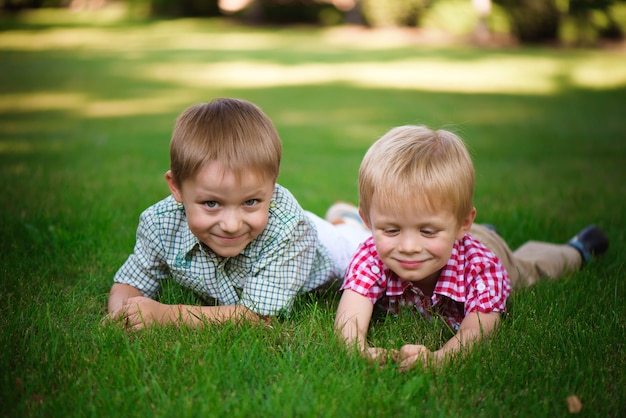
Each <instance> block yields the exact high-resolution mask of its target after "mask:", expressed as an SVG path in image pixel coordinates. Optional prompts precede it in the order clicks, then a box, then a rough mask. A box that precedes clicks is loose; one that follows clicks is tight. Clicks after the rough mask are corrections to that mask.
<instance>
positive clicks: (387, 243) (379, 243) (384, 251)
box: [374, 234, 394, 257]
mask: <svg viewBox="0 0 626 418" xmlns="http://www.w3.org/2000/svg"><path fill="white" fill-rule="evenodd" d="M374 245H376V251H378V255H379V256H380V257H385V256H387V255H388V254H389V252H391V250H392V249H393V247H394V244H393V239H392V238H389V237H386V236H384V235H378V234H375V235H374Z"/></svg>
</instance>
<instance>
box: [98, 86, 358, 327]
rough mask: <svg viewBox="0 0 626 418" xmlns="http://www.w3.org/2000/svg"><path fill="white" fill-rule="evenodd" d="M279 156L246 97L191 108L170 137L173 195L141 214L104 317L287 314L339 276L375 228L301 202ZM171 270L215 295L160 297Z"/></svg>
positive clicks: (193, 321)
mask: <svg viewBox="0 0 626 418" xmlns="http://www.w3.org/2000/svg"><path fill="white" fill-rule="evenodd" d="M281 155H282V145H281V141H280V138H279V136H278V132H277V131H276V129H275V127H274V125H273V124H272V122H271V121H270V119H269V118H268V117H267V116H266V115H265V114H264V113H263V112H262V111H261V109H259V108H258V107H257V106H256V105H254V104H252V103H250V102H247V101H245V100H238V99H230V98H222V99H216V100H213V101H212V102H210V103H203V104H198V105H194V106H191V107H189V108H188V109H186V110H185V111H184V112H183V113H182V114H181V115H180V116H179V117H178V119H177V121H176V125H175V127H174V132H173V134H172V140H171V144H170V170H168V171H167V173H166V174H165V179H166V181H167V184H168V187H169V189H170V191H171V195H170V196H168V197H167V198H165V199H163V200H162V201H160V202H158V203H156V204H154V205H153V206H151V207H149V208H148V209H146V210H145V211H144V212H143V213H142V214H141V218H140V222H139V226H138V228H137V240H136V244H135V249H134V253H133V254H131V255H130V256H129V257H128V259H127V261H126V262H125V263H124V264H123V265H122V267H121V268H120V269H119V270H118V271H117V273H116V275H115V277H114V284H113V286H112V288H111V291H110V294H109V301H108V312H109V315H108V317H109V318H110V319H113V320H116V319H117V320H120V321H121V322H122V323H123V324H124V325H125V326H126V328H127V329H130V330H139V329H142V328H144V327H148V326H152V325H154V324H168V323H174V324H186V325H189V326H199V325H202V324H204V323H205V322H221V321H226V320H231V319H237V320H238V319H242V318H245V319H247V320H256V319H258V318H259V317H264V316H272V315H279V314H283V313H287V312H289V310H290V308H291V305H292V304H293V301H294V298H295V297H296V295H298V294H300V293H302V292H307V291H310V290H314V289H316V288H318V287H320V286H322V285H325V284H327V283H329V282H332V281H333V280H335V279H337V278H340V277H343V275H344V273H345V270H346V267H347V263H348V262H349V260H350V255H351V254H352V253H353V251H354V249H355V248H356V246H357V245H358V243H359V242H360V241H362V240H363V239H364V237H365V236H366V235H367V234H366V233H365V232H364V231H358V229H356V228H352V231H351V228H346V227H342V226H338V227H335V226H333V225H331V224H330V223H328V222H326V221H324V220H322V219H321V218H318V217H317V216H315V215H314V214H312V213H310V212H306V211H304V210H303V209H302V208H301V207H300V205H299V204H298V202H297V201H296V199H295V198H294V196H293V195H292V194H291V193H290V192H289V191H288V190H287V189H285V188H284V187H282V186H280V185H278V184H276V179H277V178H278V174H279V168H280V161H281ZM168 278H171V279H173V280H174V281H176V282H178V283H179V284H181V285H182V286H183V287H185V288H188V289H191V290H193V291H194V292H196V293H197V294H198V295H200V296H201V297H202V298H203V299H214V300H215V301H217V302H218V305H216V306H183V305H166V304H163V303H160V302H158V301H157V300H155V298H156V297H157V295H158V291H159V289H160V287H161V281H162V280H164V279H168Z"/></svg>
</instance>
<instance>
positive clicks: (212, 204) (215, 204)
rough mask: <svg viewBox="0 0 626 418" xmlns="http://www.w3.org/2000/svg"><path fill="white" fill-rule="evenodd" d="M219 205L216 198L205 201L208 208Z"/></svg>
mask: <svg viewBox="0 0 626 418" xmlns="http://www.w3.org/2000/svg"><path fill="white" fill-rule="evenodd" d="M218 205H219V203H217V202H216V201H215V200H209V201H207V202H204V206H206V207H207V208H211V209H213V208H216V207H217V206H218Z"/></svg>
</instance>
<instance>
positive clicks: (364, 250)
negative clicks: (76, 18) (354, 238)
mask: <svg viewBox="0 0 626 418" xmlns="http://www.w3.org/2000/svg"><path fill="white" fill-rule="evenodd" d="M372 246H373V240H372V239H371V238H369V239H368V240H367V241H365V242H364V243H362V244H361V245H359V247H358V249H357V250H356V252H355V253H354V256H353V257H352V260H351V261H350V264H349V265H348V271H347V272H346V278H345V280H344V283H343V286H342V287H341V290H346V289H349V290H352V291H353V292H356V293H358V294H359V295H361V296H365V297H366V298H368V299H369V300H370V301H371V302H372V304H375V303H376V301H377V300H378V299H380V297H382V296H383V294H384V292H385V288H386V285H385V278H384V265H383V263H382V261H381V260H380V259H379V258H378V257H377V256H376V254H375V253H374V252H372Z"/></svg>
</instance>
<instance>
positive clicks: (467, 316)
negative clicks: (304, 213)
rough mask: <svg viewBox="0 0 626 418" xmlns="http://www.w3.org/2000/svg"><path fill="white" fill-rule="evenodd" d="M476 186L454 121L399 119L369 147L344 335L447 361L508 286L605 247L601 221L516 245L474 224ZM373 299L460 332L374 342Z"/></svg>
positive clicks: (375, 353) (409, 362)
mask: <svg viewBox="0 0 626 418" xmlns="http://www.w3.org/2000/svg"><path fill="white" fill-rule="evenodd" d="M473 195H474V166H473V164H472V160H471V157H470V155H469V153H468V151H467V148H466V147H465V145H464V143H463V141H462V140H461V139H460V138H459V137H458V136H456V135H455V134H453V133H451V132H449V131H445V130H438V131H433V130H431V129H429V128H427V127H425V126H401V127H396V128H394V129H392V130H390V131H389V132H388V133H387V134H385V135H384V136H383V137H382V138H380V139H379V140H378V141H377V142H375V143H374V144H373V145H372V146H371V147H370V149H369V150H368V151H367V153H366V154H365V157H364V158H363V161H362V164H361V167H360V171H359V208H358V211H359V214H360V216H361V218H362V220H363V222H364V223H365V225H366V226H367V227H368V228H369V229H370V230H371V232H372V236H371V237H370V238H368V239H367V240H366V241H365V242H363V243H362V244H361V245H360V246H359V248H358V249H357V251H356V253H355V254H354V256H353V258H352V261H351V263H350V265H349V267H348V271H347V273H346V277H345V281H344V284H343V286H342V290H343V294H342V296H341V300H340V302H339V307H338V310H337V315H336V320H335V327H336V330H337V333H338V334H339V335H340V336H341V337H342V338H343V339H344V340H345V342H346V343H347V344H348V345H350V346H354V345H356V347H357V348H358V349H359V351H360V352H361V353H362V354H363V355H364V356H366V357H368V358H370V359H374V360H377V361H384V360H385V359H386V358H387V356H388V354H391V357H392V358H393V359H394V360H395V361H398V362H399V363H400V366H401V368H402V369H408V368H411V367H413V366H415V364H417V363H423V364H427V363H428V362H431V361H432V362H434V363H436V364H437V363H441V361H442V360H443V359H445V358H446V357H447V356H449V355H450V354H452V353H457V352H459V351H460V350H461V349H462V348H467V347H470V346H471V345H472V344H474V343H475V342H476V341H479V340H480V339H481V338H484V337H486V336H488V335H489V334H491V333H492V332H493V331H494V330H495V329H496V327H497V325H498V323H499V321H500V317H501V315H502V313H503V312H504V311H505V309H506V300H507V297H508V296H509V293H510V292H511V288H512V287H513V288H516V287H521V286H527V285H531V284H533V283H535V282H536V281H537V280H539V279H540V278H542V277H549V278H553V279H557V278H559V277H560V276H562V275H563V274H564V273H565V272H567V271H571V270H574V269H578V268H580V267H582V265H583V264H584V263H585V262H586V261H588V260H589V258H590V256H591V254H601V253H604V252H605V251H606V249H607V247H608V238H607V237H606V235H605V234H604V233H603V232H602V230H600V229H599V228H598V227H596V226H590V227H587V228H585V229H584V230H582V231H581V232H580V233H579V234H578V235H576V236H575V237H574V238H573V239H572V240H570V241H569V242H568V243H567V244H563V245H557V244H550V243H544V242H536V241H530V242H528V243H526V244H524V245H523V246H522V247H520V248H519V249H518V250H516V251H515V252H512V251H511V250H510V249H509V247H508V246H507V244H506V243H505V242H504V240H502V238H501V237H500V236H499V235H498V234H497V233H496V232H495V231H494V230H493V229H492V228H489V227H486V226H483V225H477V224H474V219H475V217H476V209H475V207H474V206H473V197H474V196H473ZM344 209H345V208H344ZM354 210H355V211H356V208H355V209H354ZM348 212H349V211H348V210H344V213H348ZM344 217H347V216H344ZM331 221H337V220H336V219H331ZM376 303H380V304H381V305H382V307H383V308H384V309H386V310H387V311H391V312H395V313H398V312H399V310H400V309H401V308H403V307H414V308H416V309H417V310H418V311H419V312H420V313H421V314H423V315H424V316H426V317H433V316H434V317H440V318H442V319H443V320H445V321H446V323H447V324H448V325H449V326H450V327H451V328H452V329H453V330H455V331H456V334H455V336H454V337H452V338H451V339H450V340H449V341H447V342H446V343H445V344H444V345H443V346H442V347H441V348H440V349H438V350H436V351H434V352H431V351H430V350H429V349H428V348H426V347H425V346H423V345H418V344H406V345H404V346H402V347H401V349H400V350H399V351H395V350H385V349H384V348H380V347H368V345H367V341H366V337H367V331H368V327H369V323H370V320H371V317H372V312H373V308H374V305H375V304H376Z"/></svg>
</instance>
